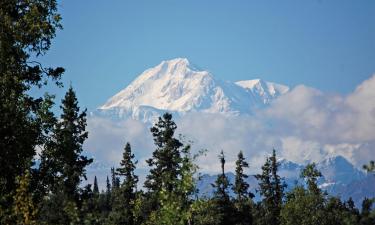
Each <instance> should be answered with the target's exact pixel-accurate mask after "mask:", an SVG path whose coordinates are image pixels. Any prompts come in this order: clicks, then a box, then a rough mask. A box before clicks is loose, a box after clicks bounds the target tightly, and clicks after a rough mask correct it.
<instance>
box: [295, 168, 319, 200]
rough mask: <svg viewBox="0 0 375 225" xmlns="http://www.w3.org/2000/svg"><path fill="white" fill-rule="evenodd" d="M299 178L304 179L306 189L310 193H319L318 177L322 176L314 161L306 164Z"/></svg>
mask: <svg viewBox="0 0 375 225" xmlns="http://www.w3.org/2000/svg"><path fill="white" fill-rule="evenodd" d="M300 176H301V178H304V179H306V182H307V186H308V190H309V191H310V192H311V193H312V194H316V195H318V194H320V189H319V187H318V183H317V181H318V178H320V177H321V176H322V174H321V173H320V171H319V170H317V169H316V165H315V163H312V164H308V165H307V166H306V167H305V168H304V169H303V170H302V172H301V175H300Z"/></svg>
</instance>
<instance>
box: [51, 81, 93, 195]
mask: <svg viewBox="0 0 375 225" xmlns="http://www.w3.org/2000/svg"><path fill="white" fill-rule="evenodd" d="M61 109H62V111H63V112H62V114H61V119H60V121H59V122H58V123H57V126H56V129H55V134H54V137H55V140H56V141H55V143H54V145H53V146H52V147H53V151H54V152H53V154H54V155H53V156H54V157H55V159H56V160H57V166H58V167H60V168H59V170H60V171H59V172H60V174H61V177H60V180H61V182H62V185H63V186H62V187H63V190H64V193H65V195H66V196H67V197H68V198H70V199H72V200H77V199H78V193H79V184H80V182H81V179H82V178H84V179H86V169H85V168H86V166H88V165H89V164H90V163H91V162H92V161H93V160H92V159H89V158H87V157H86V156H83V155H82V151H83V148H82V146H83V143H84V141H85V140H86V139H87V136H88V132H87V131H86V110H85V111H83V112H81V113H80V110H79V107H78V101H77V98H76V94H75V92H74V91H73V88H72V87H70V88H69V90H68V91H67V93H66V95H65V97H64V99H63V100H62V106H61Z"/></svg>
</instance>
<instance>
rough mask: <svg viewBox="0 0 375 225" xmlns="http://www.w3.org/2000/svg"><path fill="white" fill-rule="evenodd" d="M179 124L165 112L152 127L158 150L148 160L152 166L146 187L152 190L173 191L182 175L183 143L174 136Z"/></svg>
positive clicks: (155, 191)
mask: <svg viewBox="0 0 375 225" xmlns="http://www.w3.org/2000/svg"><path fill="white" fill-rule="evenodd" d="M176 128H177V126H176V124H175V123H174V122H173V120H172V115H171V114H169V113H165V114H164V115H163V117H162V118H161V117H159V121H158V122H157V123H156V124H155V125H154V126H153V127H152V128H151V133H152V136H153V137H154V142H155V145H156V147H157V148H156V150H155V151H154V152H153V153H152V158H150V159H148V160H147V163H148V165H149V166H150V167H151V169H150V174H149V175H147V178H146V182H145V187H146V188H147V189H148V190H149V191H150V192H154V193H157V192H160V191H161V190H162V189H165V190H166V191H168V192H173V191H174V189H175V183H176V180H177V179H178V177H179V175H180V163H181V155H180V151H181V149H180V148H181V147H182V146H183V144H182V143H181V142H180V141H179V140H178V139H176V138H174V132H175V130H176Z"/></svg>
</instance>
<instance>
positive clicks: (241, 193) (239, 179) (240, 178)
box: [232, 151, 249, 201]
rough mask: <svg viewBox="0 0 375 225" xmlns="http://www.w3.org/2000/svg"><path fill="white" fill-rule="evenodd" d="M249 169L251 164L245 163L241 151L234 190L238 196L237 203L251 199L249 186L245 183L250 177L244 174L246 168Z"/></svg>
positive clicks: (237, 163) (237, 162)
mask: <svg viewBox="0 0 375 225" xmlns="http://www.w3.org/2000/svg"><path fill="white" fill-rule="evenodd" d="M248 167H249V164H248V163H247V162H246V161H245V158H244V156H243V153H242V151H240V152H239V153H238V158H237V161H236V177H235V182H234V186H233V188H232V189H233V192H234V193H235V194H236V196H237V201H242V200H243V199H246V198H248V197H249V192H248V189H249V184H248V183H246V181H245V179H246V178H248V175H246V174H244V168H248Z"/></svg>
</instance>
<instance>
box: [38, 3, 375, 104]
mask: <svg viewBox="0 0 375 225" xmlns="http://www.w3.org/2000/svg"><path fill="white" fill-rule="evenodd" d="M60 13H61V14H62V17H63V21H62V23H63V26H64V29H63V30H62V31H59V32H58V33H57V37H56V39H55V40H54V42H53V46H52V49H51V50H50V52H49V53H48V54H47V55H46V56H44V58H43V59H42V61H43V62H44V63H45V64H46V65H56V66H63V67H65V68H66V73H65V75H64V79H63V80H64V82H65V83H66V84H69V83H70V82H71V83H72V84H73V86H74V88H75V89H76V91H77V94H78V97H79V101H80V105H81V106H82V107H87V108H88V109H89V110H93V109H95V108H96V107H97V106H99V105H101V104H102V103H104V102H105V100H106V99H108V98H109V97H110V96H112V95H113V94H115V93H117V92H118V91H119V90H121V89H123V88H124V87H125V86H126V85H127V84H129V82H131V81H132V80H133V79H134V78H135V77H136V76H137V75H138V74H140V73H141V72H142V71H143V70H145V69H147V68H149V67H152V66H155V65H157V64H158V63H159V62H160V61H162V60H164V59H171V58H175V57H186V58H188V59H189V60H190V62H192V63H193V64H195V65H197V66H199V67H200V68H202V69H206V70H209V71H211V72H212V73H213V74H214V75H215V76H216V77H218V78H220V79H224V80H232V81H235V80H244V79H252V78H262V79H265V80H268V81H274V82H278V83H283V84H286V85H290V86H295V85H297V84H305V85H308V86H312V87H315V88H318V89H321V90H323V91H326V92H335V93H336V92H338V93H342V94H347V93H349V92H350V91H352V90H353V89H354V88H355V87H356V86H357V85H358V84H359V83H361V82H362V81H363V80H365V79H367V78H369V77H370V76H371V75H372V74H373V73H375V1H373V0H361V1H355V0H351V1H348V0H329V1H328V0H316V1H314V0H284V1H279V0H259V1H249V0H243V1H239V0H234V1H222V0H215V1H213V0H206V1H202V0H189V1H177V0H163V1H161V0H160V1H151V0H150V1H144V0H137V1H115V0H112V1H98V0H91V1H63V2H60ZM66 86H67V85H66ZM64 90H65V89H63V90H58V89H57V88H50V89H49V91H50V92H52V93H57V94H58V96H59V94H60V95H61V93H62V92H63V91H64Z"/></svg>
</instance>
